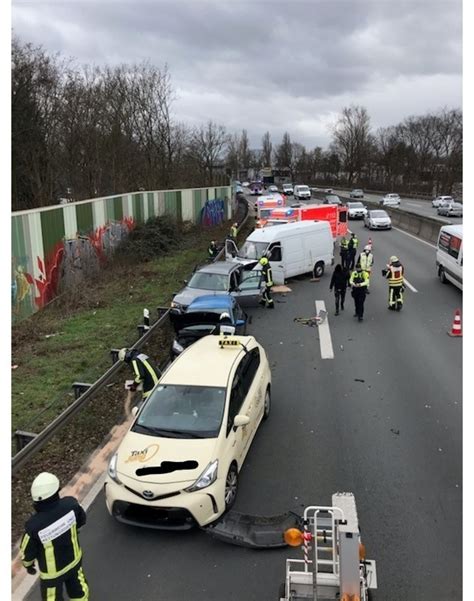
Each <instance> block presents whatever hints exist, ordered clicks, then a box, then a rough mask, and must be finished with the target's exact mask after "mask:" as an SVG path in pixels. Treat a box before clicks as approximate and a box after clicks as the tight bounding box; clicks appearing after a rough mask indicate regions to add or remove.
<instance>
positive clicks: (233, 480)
mask: <svg viewBox="0 0 474 601" xmlns="http://www.w3.org/2000/svg"><path fill="white" fill-rule="evenodd" d="M238 483H239V474H238V473H237V466H236V465H235V463H233V464H232V465H231V466H230V468H229V471H228V472H227V476H226V479H225V491H224V499H225V508H226V511H227V510H228V509H230V508H231V507H232V505H233V504H234V503H235V499H236V498H237V487H238Z"/></svg>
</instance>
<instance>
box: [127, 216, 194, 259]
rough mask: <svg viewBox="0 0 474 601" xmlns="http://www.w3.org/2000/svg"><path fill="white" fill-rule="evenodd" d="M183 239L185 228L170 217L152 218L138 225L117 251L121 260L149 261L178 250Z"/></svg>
mask: <svg viewBox="0 0 474 601" xmlns="http://www.w3.org/2000/svg"><path fill="white" fill-rule="evenodd" d="M182 238H183V228H182V226H181V225H180V224H178V222H177V221H176V220H175V219H173V218H172V217H170V216H169V215H163V216H161V217H152V218H150V219H149V220H148V221H147V222H146V223H143V224H142V223H140V224H138V225H137V226H136V227H135V229H133V230H132V231H131V232H130V234H129V236H128V238H127V240H125V241H124V242H123V243H122V244H121V245H120V247H119V248H118V249H117V255H118V256H119V257H120V258H127V259H130V260H134V261H149V260H150V259H153V258H155V257H157V256H160V255H166V254H168V253H169V252H171V251H172V250H175V249H177V248H178V247H179V246H180V243H181V241H182Z"/></svg>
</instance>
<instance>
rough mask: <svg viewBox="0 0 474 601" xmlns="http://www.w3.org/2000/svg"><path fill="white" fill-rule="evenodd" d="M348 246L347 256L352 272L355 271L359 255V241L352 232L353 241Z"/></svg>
mask: <svg viewBox="0 0 474 601" xmlns="http://www.w3.org/2000/svg"><path fill="white" fill-rule="evenodd" d="M348 246H349V250H348V254H347V261H348V265H347V267H348V268H349V269H350V270H351V271H352V270H353V269H354V265H355V259H356V255H357V247H358V246H359V239H358V238H357V236H356V235H355V234H354V232H352V234H351V239H350V240H349V245H348Z"/></svg>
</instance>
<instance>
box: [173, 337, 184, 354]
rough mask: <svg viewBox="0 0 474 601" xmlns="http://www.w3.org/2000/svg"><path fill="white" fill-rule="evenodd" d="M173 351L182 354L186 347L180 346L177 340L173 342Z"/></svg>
mask: <svg viewBox="0 0 474 601" xmlns="http://www.w3.org/2000/svg"><path fill="white" fill-rule="evenodd" d="M173 350H174V352H175V353H178V354H179V353H182V352H183V351H184V347H183V346H181V345H180V344H179V342H178V341H177V340H173Z"/></svg>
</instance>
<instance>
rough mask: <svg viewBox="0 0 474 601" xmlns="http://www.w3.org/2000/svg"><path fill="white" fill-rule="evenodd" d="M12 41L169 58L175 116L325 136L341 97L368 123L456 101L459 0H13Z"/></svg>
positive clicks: (313, 140) (98, 57)
mask: <svg viewBox="0 0 474 601" xmlns="http://www.w3.org/2000/svg"><path fill="white" fill-rule="evenodd" d="M11 14H12V27H13V32H14V34H16V35H18V36H19V37H20V39H21V40H22V41H25V42H32V43H33V44H35V45H36V44H41V45H43V46H44V48H46V49H47V50H49V51H52V52H57V51H59V52H61V53H62V54H63V55H65V56H72V57H74V58H75V59H77V61H78V62H79V63H89V64H90V63H96V64H106V63H107V64H116V63H121V62H127V63H133V62H139V61H141V60H143V59H149V60H150V61H151V62H152V63H154V64H155V65H157V66H159V67H162V66H163V65H164V64H165V63H167V64H168V65H169V69H170V73H171V77H172V83H173V86H174V88H175V90H176V93H177V100H176V102H175V105H174V114H175V118H176V119H177V120H179V121H184V122H187V123H188V124H197V123H203V122H205V121H207V120H208V119H212V120H214V121H216V122H218V123H221V124H223V125H225V127H226V128H227V130H228V131H230V132H234V131H239V130H241V129H242V128H245V129H247V131H248V133H249V137H250V140H251V146H252V147H260V146H261V143H260V142H261V137H262V134H263V133H264V132H265V131H267V130H268V131H270V133H271V135H272V141H273V142H274V143H279V142H280V140H281V136H282V134H283V132H284V131H288V132H289V133H290V135H291V138H292V140H293V141H298V142H301V143H303V144H305V145H306V146H307V147H308V148H313V147H314V146H317V145H319V146H323V148H326V147H327V145H328V144H329V142H330V138H331V135H330V132H329V126H330V124H331V123H334V121H335V120H336V119H337V115H338V114H339V113H340V111H341V109H342V108H343V107H344V106H348V105H350V104H359V105H363V106H365V107H366V108H367V110H368V112H369V115H370V117H371V122H372V127H373V129H374V130H376V129H377V128H378V127H382V126H388V125H394V124H396V123H398V122H400V121H401V120H403V119H404V118H405V117H407V116H409V115H420V114H424V113H427V112H428V111H436V110H438V109H439V108H442V107H444V106H447V107H449V108H454V107H461V106H462V4H461V2H460V0H448V1H447V0H445V1H438V0H409V1H403V0H402V1H399V0H397V1H392V0H374V1H370V0H364V1H362V0H360V1H359V0H350V1H343V0H330V1H327V2H326V1H319V0H313V1H311V2H305V1H299V0H287V1H286V2H278V1H273V0H271V1H270V0H269V1H263V2H259V1H258V0H255V1H242V0H231V1H228V0H219V1H218V0H216V1H209V2H207V1H206V2H204V1H199V0H196V1H188V0H174V1H173V2H167V1H160V0H155V1H150V2H141V1H140V0H137V1H135V2H117V1H111V0H109V1H106V0H101V1H99V0H88V1H68V0H63V1H60V2H59V1H58V2H43V1H29V2H24V1H14V2H13V4H12V13H11Z"/></svg>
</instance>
